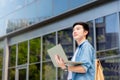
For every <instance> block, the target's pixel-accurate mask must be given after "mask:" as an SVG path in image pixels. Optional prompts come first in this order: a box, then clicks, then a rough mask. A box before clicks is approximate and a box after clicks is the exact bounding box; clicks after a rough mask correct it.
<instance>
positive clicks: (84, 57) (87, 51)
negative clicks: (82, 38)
mask: <svg viewBox="0 0 120 80" xmlns="http://www.w3.org/2000/svg"><path fill="white" fill-rule="evenodd" d="M80 52H81V55H80V56H79V58H80V59H78V60H79V61H80V62H82V63H83V64H82V65H81V66H83V67H84V69H85V70H86V72H87V70H88V68H90V67H91V66H92V54H93V49H92V48H91V47H90V46H89V45H84V46H83V47H82V48H81V51H80Z"/></svg>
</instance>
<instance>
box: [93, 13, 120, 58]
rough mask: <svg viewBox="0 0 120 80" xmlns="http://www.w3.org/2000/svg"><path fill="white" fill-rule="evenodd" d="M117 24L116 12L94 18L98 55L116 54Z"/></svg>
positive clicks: (117, 40)
mask: <svg viewBox="0 0 120 80" xmlns="http://www.w3.org/2000/svg"><path fill="white" fill-rule="evenodd" d="M117 24H118V23H117V15H116V14H111V15H108V16H105V17H101V18H98V19H96V20H95V25H96V39H97V40H96V42H97V50H98V53H97V54H98V55H99V56H98V57H100V56H106V55H116V54H118V46H119V45H118V44H119V31H118V30H119V28H118V25H117ZM101 50H103V51H101ZM103 53H104V54H103ZM109 53H110V54H109Z"/></svg>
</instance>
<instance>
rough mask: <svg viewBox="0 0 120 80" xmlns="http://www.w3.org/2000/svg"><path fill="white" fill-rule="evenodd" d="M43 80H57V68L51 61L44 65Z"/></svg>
mask: <svg viewBox="0 0 120 80" xmlns="http://www.w3.org/2000/svg"><path fill="white" fill-rule="evenodd" d="M42 80H56V68H55V67H54V66H53V64H52V62H51V61H50V62H44V63H43V67H42Z"/></svg>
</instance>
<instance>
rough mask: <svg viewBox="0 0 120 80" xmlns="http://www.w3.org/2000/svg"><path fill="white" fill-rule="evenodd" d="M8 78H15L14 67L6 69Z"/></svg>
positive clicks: (10, 79) (13, 79) (12, 79)
mask: <svg viewBox="0 0 120 80" xmlns="http://www.w3.org/2000/svg"><path fill="white" fill-rule="evenodd" d="M8 80H15V69H14V68H13V69H9V70H8Z"/></svg>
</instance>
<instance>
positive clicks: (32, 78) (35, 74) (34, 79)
mask: <svg viewBox="0 0 120 80" xmlns="http://www.w3.org/2000/svg"><path fill="white" fill-rule="evenodd" d="M29 80H40V64H33V65H29Z"/></svg>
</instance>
